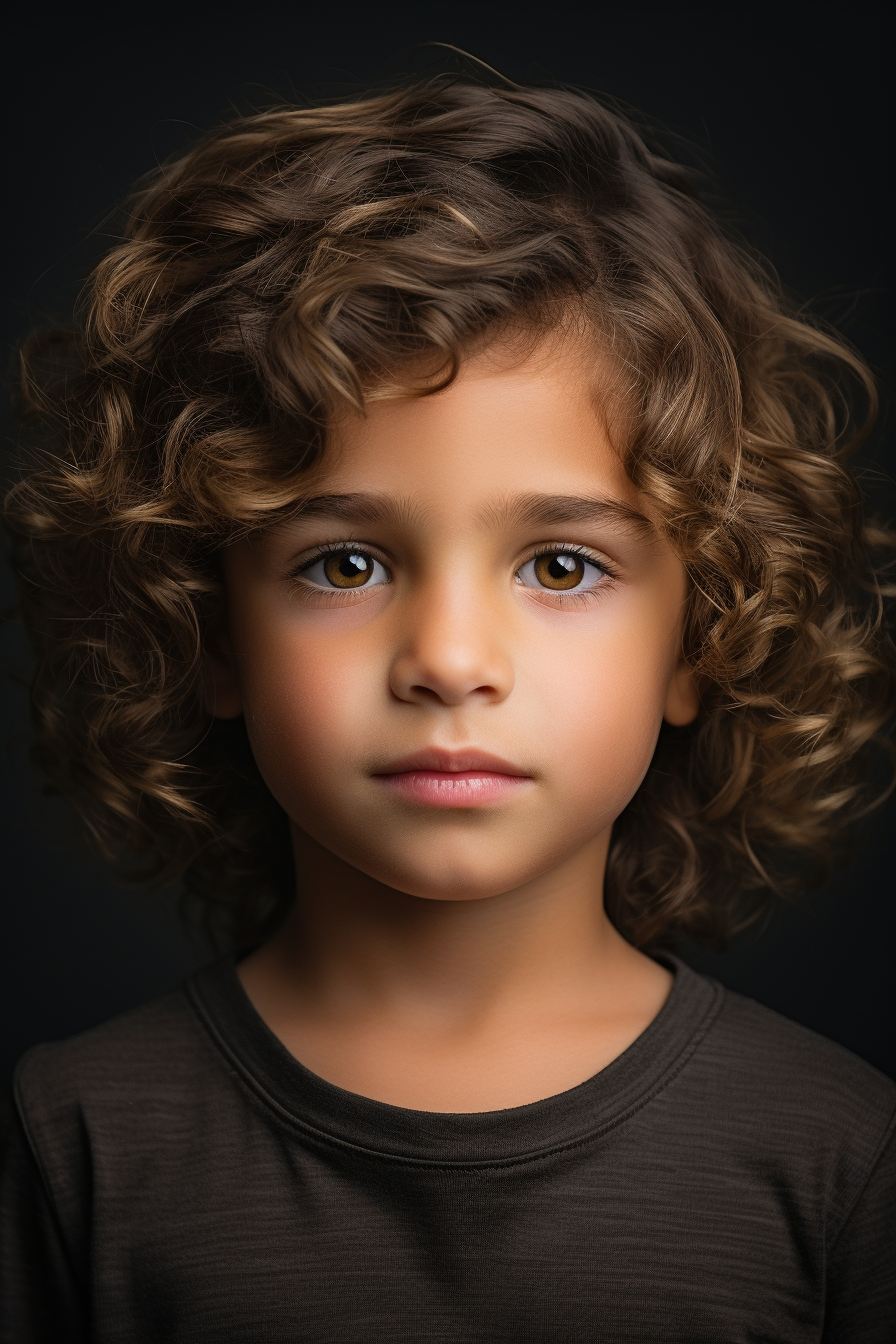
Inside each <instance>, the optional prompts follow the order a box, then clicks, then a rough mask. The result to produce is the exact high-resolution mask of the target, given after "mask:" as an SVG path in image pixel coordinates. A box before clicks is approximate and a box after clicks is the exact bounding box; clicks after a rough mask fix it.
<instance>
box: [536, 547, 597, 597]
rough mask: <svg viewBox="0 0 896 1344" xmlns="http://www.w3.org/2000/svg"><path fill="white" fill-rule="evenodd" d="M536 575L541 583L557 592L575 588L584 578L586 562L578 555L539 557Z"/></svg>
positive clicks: (565, 554)
mask: <svg viewBox="0 0 896 1344" xmlns="http://www.w3.org/2000/svg"><path fill="white" fill-rule="evenodd" d="M535 574H536V576H537V578H538V582H539V583H541V584H544V586H545V588H553V589H554V591H555V592H556V591H557V590H560V591H562V590H563V589H564V588H575V587H576V585H577V584H579V583H581V582H582V579H583V577H584V574H585V562H584V561H583V560H582V559H581V558H580V557H579V556H578V555H569V554H567V553H562V554H555V555H539V556H538V558H537V559H536V561H535Z"/></svg>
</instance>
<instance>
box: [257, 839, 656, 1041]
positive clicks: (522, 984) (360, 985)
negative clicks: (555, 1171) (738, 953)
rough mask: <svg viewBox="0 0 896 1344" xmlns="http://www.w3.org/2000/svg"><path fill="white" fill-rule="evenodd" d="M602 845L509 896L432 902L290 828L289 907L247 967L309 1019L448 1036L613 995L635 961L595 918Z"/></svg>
mask: <svg viewBox="0 0 896 1344" xmlns="http://www.w3.org/2000/svg"><path fill="white" fill-rule="evenodd" d="M608 846H609V832H607V833H606V834H605V835H602V836H599V837H598V838H597V839H595V840H592V841H590V842H589V843H588V844H587V845H585V846H584V847H583V848H582V849H581V850H579V851H578V852H577V853H575V854H573V855H572V856H570V857H568V858H567V859H566V860H565V861H564V862H563V863H562V864H561V865H560V866H559V867H557V868H554V869H552V870H551V871H550V873H548V874H545V875H542V876H540V877H538V878H535V879H533V880H532V881H530V882H527V883H526V884H525V885H524V886H522V887H518V888H516V889H514V890H512V891H506V892H500V893H497V894H494V895H490V896H486V897H482V898H479V899H459V900H444V899H440V900H433V899H428V898H426V897H421V896H415V895H409V894H408V893H406V892H402V891H397V890H395V889H394V888H393V887H389V886H387V885H385V884H384V883H381V882H378V881H376V880H375V879H373V878H371V877H368V876H367V875H366V874H365V873H362V872H360V871H359V870H358V869H356V868H353V867H352V866H351V865H349V864H347V863H344V862H343V861H342V860H341V859H339V858H338V857H336V856H335V855H334V854H332V853H331V852H330V851H329V850H327V849H325V848H323V847H322V846H321V845H319V844H317V843H316V842H315V841H313V840H312V839H310V837H308V836H307V835H305V834H304V833H302V832H298V831H297V832H296V835H295V849H296V869H297V872H299V873H300V874H301V880H300V883H299V888H298V891H297V896H296V902H295V905H294V907H293V909H292V912H291V914H290V915H289V917H288V918H287V920H286V922H285V923H284V925H283V926H282V927H281V929H280V930H279V932H278V933H277V934H276V935H275V937H274V938H273V939H272V940H271V942H270V943H269V944H267V945H266V947H265V948H263V949H261V952H260V953H256V954H255V958H254V964H255V966H256V967H262V966H263V967H264V970H265V973H266V975H267V977H268V978H270V977H272V976H275V977H276V980H277V983H278V984H279V985H281V986H282V989H281V993H284V992H287V987H288V992H289V993H290V994H291V995H292V996H293V997H294V999H295V1001H296V1004H297V1005H298V1004H299V1003H301V1004H302V1005H303V1008H304V1010H305V1011H313V1012H314V1014H315V1015H318V1014H321V1013H323V1014H333V1015H336V1016H338V1017H341V1018H343V1019H350V1018H352V1017H354V1016H356V1015H357V1016H358V1017H359V1018H363V1019H365V1020H368V1021H369V1020H370V1018H371V1016H374V1017H389V1018H393V1019H401V1018H407V1019H408V1020H409V1021H413V1022H415V1023H417V1024H420V1023H423V1022H426V1023H427V1024H428V1025H429V1026H430V1027H432V1028H436V1027H437V1026H438V1025H439V1024H440V1023H441V1024H443V1025H444V1027H445V1028H446V1029H448V1030H450V1029H452V1028H457V1027H459V1026H461V1024H464V1023H466V1024H469V1025H472V1024H473V1023H474V1022H477V1021H478V1022H484V1021H485V1020H487V1019H491V1020H496V1019H500V1018H502V1017H504V1016H505V1015H515V1016H518V1015H519V1014H520V1013H524V1014H525V1015H526V1016H528V1015H529V1014H541V1013H542V1012H544V1011H545V1009H546V1008H547V1007H548V1006H550V1009H551V1010H552V1011H554V1012H564V1011H566V1010H567V1009H568V1007H569V1006H571V1004H572V1002H573V1001H574V1000H576V999H578V998H579V997H580V996H581V995H582V994H585V995H586V996H588V997H589V998H590V999H591V1000H592V1001H593V1000H594V998H595V996H600V997H602V996H603V994H608V995H610V996H613V997H616V995H617V994H618V985H617V984H616V981H618V980H619V978H620V976H622V977H624V976H625V974H626V972H627V971H629V970H630V969H631V965H632V963H633V962H634V961H642V960H643V958H641V956H640V954H639V953H637V952H635V951H634V949H633V948H631V947H630V946H629V944H628V943H626V942H625V941H624V939H623V938H622V937H621V936H620V935H619V933H618V932H617V931H616V929H615V928H614V927H613V925H612V924H611V923H610V921H609V919H608V918H607V916H606V914H605V912H604V908H603V899H602V897H603V876H604V869H605V866H606V857H607V849H608ZM250 960H252V959H250ZM249 969H250V968H247V970H249ZM243 978H244V983H246V982H247V981H246V974H245V973H244V975H243Z"/></svg>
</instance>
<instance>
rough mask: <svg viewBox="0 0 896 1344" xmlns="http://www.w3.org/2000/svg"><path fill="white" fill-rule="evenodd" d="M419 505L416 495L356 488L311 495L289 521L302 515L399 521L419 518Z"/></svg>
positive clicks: (336, 518) (412, 520)
mask: <svg viewBox="0 0 896 1344" xmlns="http://www.w3.org/2000/svg"><path fill="white" fill-rule="evenodd" d="M420 513H421V510H420V506H419V505H418V504H416V503H415V502H414V500H413V499H410V498H407V497H403V496H396V495H370V494H365V493H363V492H360V491H358V492H353V493H350V494H344V495H312V496H310V497H309V498H308V499H302V500H300V501H299V503H298V504H297V505H296V506H295V508H294V509H292V510H291V511H290V514H289V517H288V519H287V520H286V521H287V522H290V523H291V522H297V521H298V520H299V519H302V518H333V519H335V520H338V521H340V522H347V523H392V524H395V523H399V524H402V523H403V524H405V525H406V524H408V523H411V522H414V521H417V520H419V518H420Z"/></svg>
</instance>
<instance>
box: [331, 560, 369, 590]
mask: <svg viewBox="0 0 896 1344" xmlns="http://www.w3.org/2000/svg"><path fill="white" fill-rule="evenodd" d="M373 566H374V560H373V558H372V557H371V556H369V555H364V553H363V552H361V551H334V552H333V553H332V555H328V556H327V557H326V559H325V560H324V563H323V570H324V574H325V575H326V578H327V580H328V581H329V582H330V583H332V585H333V587H334V588H362V587H363V586H364V584H365V583H368V582H369V581H370V578H371V576H372V574H373Z"/></svg>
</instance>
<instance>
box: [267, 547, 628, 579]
mask: <svg viewBox="0 0 896 1344" xmlns="http://www.w3.org/2000/svg"><path fill="white" fill-rule="evenodd" d="M352 549H356V550H358V551H361V552H365V553H368V554H370V555H372V556H373V557H374V559H376V560H378V561H379V562H380V564H382V565H383V566H384V567H385V568H387V569H388V568H389V567H390V566H392V565H393V564H394V561H393V560H391V559H390V558H389V557H388V556H387V555H386V553H385V552H384V551H383V550H382V548H381V547H379V546H375V545H374V544H373V543H372V542H369V541H360V540H358V539H355V538H351V537H348V538H340V540H339V541H326V542H321V543H320V545H318V546H312V547H309V548H307V549H306V550H304V551H301V552H300V553H299V554H298V555H297V556H295V557H294V558H293V559H292V560H290V561H289V564H288V568H287V574H288V576H289V577H290V578H292V577H295V576H296V575H297V574H300V573H301V572H302V570H304V569H307V568H309V567H310V566H311V565H313V564H314V563H315V562H316V561H317V560H319V559H320V558H321V556H324V555H331V554H332V553H333V552H334V551H349V550H352ZM563 553H567V554H569V555H579V556H581V557H582V559H583V560H588V561H590V563H591V564H593V565H596V566H597V567H598V568H599V569H603V570H604V571H605V572H606V573H607V574H608V575H609V576H611V577H615V576H616V566H615V562H614V561H612V560H610V558H609V557H608V556H606V555H604V554H603V552H601V551H597V550H595V549H594V548H593V547H591V546H586V545H583V544H582V543H581V542H570V541H565V542H564V541H541V542H535V543H533V544H532V545H531V546H529V547H527V548H526V550H525V552H524V558H523V559H521V560H520V561H519V562H518V563H517V564H516V566H515V567H514V572H516V570H518V569H519V568H520V567H521V566H522V565H525V564H528V563H529V561H530V560H533V559H534V558H535V557H536V556H538V555H549V554H550V555H557V554H563Z"/></svg>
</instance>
